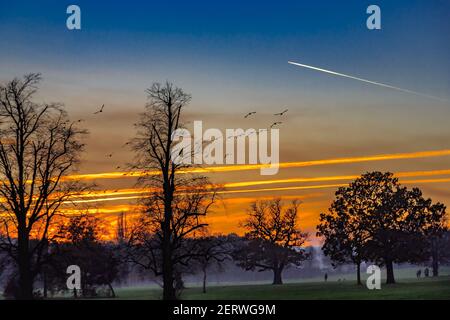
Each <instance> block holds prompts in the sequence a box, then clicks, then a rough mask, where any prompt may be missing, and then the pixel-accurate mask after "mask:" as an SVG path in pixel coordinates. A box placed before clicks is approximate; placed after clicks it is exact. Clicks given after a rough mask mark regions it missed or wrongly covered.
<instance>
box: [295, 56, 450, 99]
mask: <svg viewBox="0 0 450 320" xmlns="http://www.w3.org/2000/svg"><path fill="white" fill-rule="evenodd" d="M288 63H289V64H292V65H295V66H298V67H303V68H307V69H311V70H316V71H320V72H325V73H329V74H332V75H335V76H339V77H344V78H349V79H353V80H358V81H361V82H366V83H370V84H373V85H376V86H380V87H384V88H389V89H394V90H397V91H402V92H405V93H412V94H415V95H417V96H421V97H425V98H430V99H434V100H439V101H442V102H448V100H446V99H443V98H439V97H435V96H431V95H428V94H424V93H420V92H417V91H412V90H408V89H403V88H399V87H395V86H391V85H389V84H385V83H381V82H376V81H371V80H367V79H363V78H358V77H354V76H351V75H348V74H343V73H339V72H335V71H331V70H326V69H322V68H317V67H313V66H308V65H306V64H301V63H297V62H293V61H288Z"/></svg>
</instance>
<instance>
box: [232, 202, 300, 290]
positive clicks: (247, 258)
mask: <svg viewBox="0 0 450 320" xmlns="http://www.w3.org/2000/svg"><path fill="white" fill-rule="evenodd" d="M298 207H299V203H298V201H296V200H294V201H292V203H291V204H290V205H289V206H288V207H286V208H285V207H284V206H283V204H282V201H281V199H279V198H277V199H273V200H269V201H256V202H254V203H252V204H251V206H250V209H249V210H248V218H247V220H246V221H245V223H244V227H245V228H246V229H247V233H246V234H245V238H246V240H247V241H245V242H244V243H243V245H242V246H240V247H239V248H237V250H235V252H234V259H235V260H237V261H238V265H239V266H241V267H242V268H244V269H245V270H255V269H256V270H258V271H266V270H272V271H273V284H282V283H283V281H282V273H283V270H285V269H286V268H288V267H290V266H300V265H301V264H302V262H303V261H304V260H306V259H307V258H308V254H307V253H306V252H305V250H304V249H302V248H301V246H302V245H303V244H304V243H305V241H306V239H307V234H306V233H303V232H301V230H300V229H299V226H298Z"/></svg>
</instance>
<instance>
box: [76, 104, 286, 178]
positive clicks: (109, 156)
mask: <svg viewBox="0 0 450 320" xmlns="http://www.w3.org/2000/svg"><path fill="white" fill-rule="evenodd" d="M104 108H105V105H104V104H102V106H101V107H100V109H98V110H97V111H95V112H94V113H93V114H94V115H97V114H100V113H102V112H103V109H104ZM288 111H289V109H284V110H283V111H281V112H278V113H274V114H273V115H274V116H277V117H282V116H284V115H285V114H286V113H287V112H288ZM255 114H256V111H251V112H248V113H246V114H245V115H244V118H245V119H247V118H249V117H251V116H254V115H255ZM81 121H83V119H79V120H78V122H81ZM282 123H283V122H282V121H275V122H273V123H272V124H271V125H270V126H269V128H270V129H272V128H273V127H275V126H278V125H280V124H282ZM266 130H267V129H266ZM229 138H236V137H235V136H232V137H228V139H229ZM128 144H129V142H127V143H125V145H128ZM113 155H114V154H113V153H109V154H107V155H106V157H108V158H112V156H113ZM116 169H120V166H117V167H116Z"/></svg>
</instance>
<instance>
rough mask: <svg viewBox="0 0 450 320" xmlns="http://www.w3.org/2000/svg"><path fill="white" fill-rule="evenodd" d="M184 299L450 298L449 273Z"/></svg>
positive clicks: (124, 295) (197, 293)
mask: <svg viewBox="0 0 450 320" xmlns="http://www.w3.org/2000/svg"><path fill="white" fill-rule="evenodd" d="M117 295H118V299H160V297H161V290H159V289H155V288H121V289H117ZM181 298H182V299H184V300H208V299H211V300H216V299H236V300H245V299H256V300H258V299H280V300H296V299H450V276H443V277H438V278H425V279H424V278H422V279H419V280H417V279H403V280H401V281H399V282H398V283H397V284H394V285H385V284H382V285H381V290H368V289H367V288H366V287H365V286H357V285H356V284H355V283H354V282H353V281H340V282H338V281H329V282H327V283H325V282H303V283H287V284H283V285H276V286H273V285H270V284H255V285H228V286H211V287H209V288H208V290H207V293H202V290H201V288H200V287H192V288H186V289H185V290H184V292H183V294H182V297H181Z"/></svg>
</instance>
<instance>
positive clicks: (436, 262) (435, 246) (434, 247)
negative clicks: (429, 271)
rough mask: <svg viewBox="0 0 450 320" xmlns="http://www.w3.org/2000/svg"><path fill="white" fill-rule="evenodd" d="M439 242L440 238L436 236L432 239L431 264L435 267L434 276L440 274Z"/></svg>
mask: <svg viewBox="0 0 450 320" xmlns="http://www.w3.org/2000/svg"><path fill="white" fill-rule="evenodd" d="M437 242H438V240H437V239H436V238H434V239H432V240H431V258H432V262H431V265H432V268H433V277H437V276H439V248H438V243H437Z"/></svg>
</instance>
